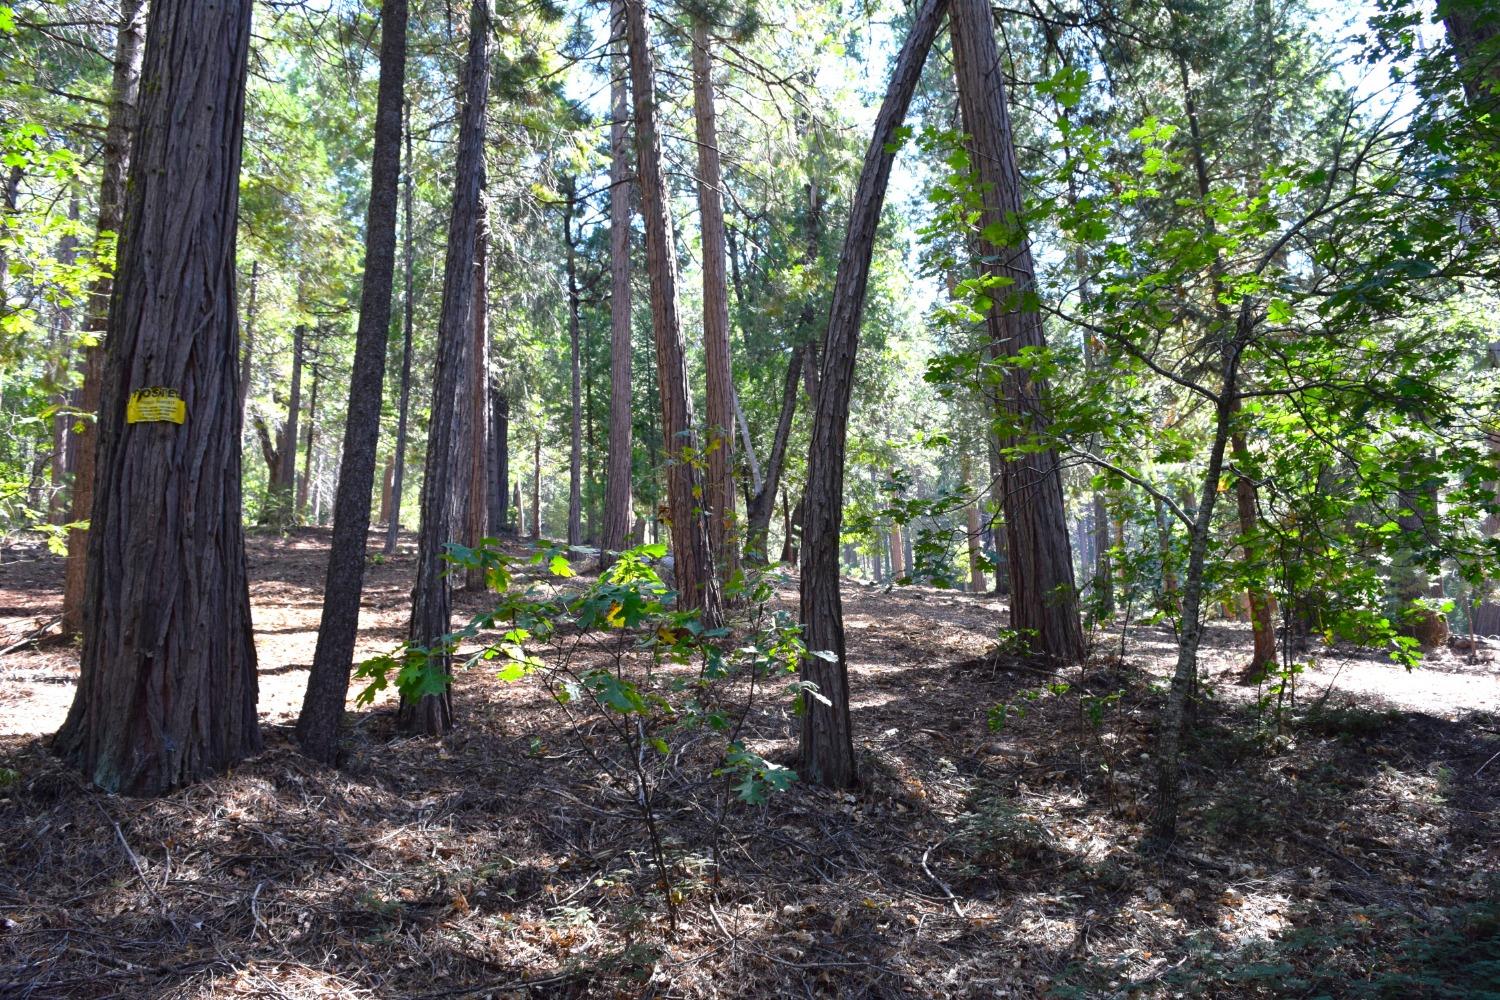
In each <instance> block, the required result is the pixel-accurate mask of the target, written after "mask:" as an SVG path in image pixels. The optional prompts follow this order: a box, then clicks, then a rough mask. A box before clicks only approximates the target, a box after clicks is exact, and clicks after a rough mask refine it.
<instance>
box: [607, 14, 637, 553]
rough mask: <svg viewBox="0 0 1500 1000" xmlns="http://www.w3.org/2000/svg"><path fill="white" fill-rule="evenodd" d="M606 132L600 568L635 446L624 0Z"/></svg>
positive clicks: (623, 525)
mask: <svg viewBox="0 0 1500 1000" xmlns="http://www.w3.org/2000/svg"><path fill="white" fill-rule="evenodd" d="M609 11H610V28H611V40H610V47H611V52H610V75H611V84H610V118H611V121H610V128H609V149H610V162H609V275H610V296H609V330H610V333H609V465H608V467H607V468H606V470H605V474H604V475H605V487H604V537H603V539H602V542H601V546H600V547H601V550H602V551H601V554H600V557H599V565H600V567H601V568H605V567H608V566H609V564H610V562H611V561H612V553H615V552H619V551H620V550H621V549H623V548H625V545H626V539H627V537H628V536H629V534H630V512H631V499H630V493H631V490H630V476H631V457H632V449H633V442H632V440H631V437H632V435H631V431H632V428H631V422H630V401H631V397H630V392H631V389H630V363H631V355H632V351H631V336H630V332H631V326H630V197H631V183H630V136H629V133H628V131H627V129H626V119H627V118H628V117H629V115H630V106H629V100H630V92H629V80H628V79H627V70H626V66H625V5H624V0H613V2H612V3H611V4H610V8H609Z"/></svg>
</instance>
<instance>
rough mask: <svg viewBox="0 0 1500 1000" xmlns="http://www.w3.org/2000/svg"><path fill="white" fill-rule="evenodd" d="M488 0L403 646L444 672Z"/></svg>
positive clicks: (473, 68) (472, 49)
mask: <svg viewBox="0 0 1500 1000" xmlns="http://www.w3.org/2000/svg"><path fill="white" fill-rule="evenodd" d="M489 34H490V10H489V0H474V4H473V7H472V10H471V12H470V15H469V46H468V56H467V59H466V61H465V71H464V95H465V96H464V105H463V110H462V112H461V113H460V116H459V126H458V156H457V161H456V163H455V164H454V170H453V208H452V213H451V214H450V216H449V220H448V251H447V257H446V260H445V262H444V267H443V299H442V303H443V305H442V311H441V314H440V316H439V319H438V344H437V361H436V365H435V370H434V374H433V391H432V415H431V419H430V421H429V423H428V429H427V435H428V437H427V462H426V467H425V468H424V469H423V472H422V520H421V526H420V527H419V529H418V533H417V580H416V585H415V586H414V587H413V588H412V613H411V629H410V632H409V638H410V641H411V642H412V643H413V644H414V645H417V646H422V647H425V648H428V649H435V650H438V652H437V653H436V654H435V666H437V667H438V668H439V669H441V670H443V671H445V672H446V671H448V670H449V669H450V665H451V656H450V651H448V650H445V649H442V648H441V647H442V646H443V637H444V636H446V635H447V634H448V631H449V628H450V625H451V615H450V605H449V595H448V581H447V579H446V577H445V571H446V569H447V565H446V563H445V562H444V560H443V555H444V548H445V546H446V545H447V542H448V540H449V529H450V524H449V506H450V501H451V488H450V484H451V483H452V481H453V473H454V468H453V464H452V463H453V453H452V442H453V423H454V410H455V409H456V407H457V402H458V394H457V388H458V384H459V381H460V376H461V374H462V373H461V372H460V370H459V368H460V365H461V364H462V361H463V357H464V354H465V353H466V352H465V350H464V344H465V342H466V341H467V340H468V339H469V337H470V335H471V333H472V331H471V329H470V327H469V324H468V320H469V310H470V308H471V307H472V303H473V299H474V258H475V254H476V253H477V251H478V246H479V215H480V211H481V197H482V194H481V189H482V187H483V183H484V123H485V104H486V100H487V97H488V95H489V85H490V60H489ZM401 723H402V725H403V727H404V728H406V729H408V730H412V731H416V732H421V733H426V734H428V735H440V734H442V733H444V732H447V731H448V729H449V728H450V727H451V726H452V724H453V701H452V692H451V690H445V691H444V692H443V693H441V694H435V695H428V696H426V697H424V698H423V699H422V700H421V701H420V702H418V703H416V704H412V703H411V702H409V701H405V702H403V703H402V706H401Z"/></svg>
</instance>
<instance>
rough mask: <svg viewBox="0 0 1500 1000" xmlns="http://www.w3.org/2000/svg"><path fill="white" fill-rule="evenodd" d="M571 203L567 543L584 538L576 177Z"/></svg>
mask: <svg viewBox="0 0 1500 1000" xmlns="http://www.w3.org/2000/svg"><path fill="white" fill-rule="evenodd" d="M563 185H564V188H565V189H566V192H567V196H568V204H567V206H566V207H565V209H564V210H563V253H564V254H565V255H566V261H567V272H568V273H567V278H568V352H569V353H568V357H569V381H568V401H569V403H570V404H571V410H570V414H569V416H570V418H571V419H570V423H569V448H568V544H569V545H578V544H581V543H582V541H583V358H582V349H583V345H582V342H581V328H580V326H579V322H578V251H577V249H576V248H575V247H574V246H573V212H574V211H575V210H576V208H577V205H576V202H575V197H576V196H575V193H574V186H573V178H572V177H569V178H567V179H566V180H565V181H564V182H563Z"/></svg>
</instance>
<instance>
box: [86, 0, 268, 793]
mask: <svg viewBox="0 0 1500 1000" xmlns="http://www.w3.org/2000/svg"><path fill="white" fill-rule="evenodd" d="M250 14H251V3H250V0H219V2H217V3H182V2H177V3H171V2H161V3H158V4H156V5H155V6H154V7H153V9H152V12H151V21H150V30H149V41H148V42H147V45H146V55H145V61H144V66H143V70H142V76H141V79H142V85H141V94H142V101H141V119H140V120H141V128H140V132H139V140H138V143H137V148H136V150H135V154H134V156H133V160H132V163H131V169H130V180H129V184H128V186H127V188H126V191H127V197H128V199H129V200H128V206H127V209H126V213H125V227H124V230H123V233H122V237H121V241H120V255H119V260H120V267H119V273H118V277H117V279H116V283H115V289H114V297H113V300H112V302H111V307H110V329H109V334H108V338H107V340H106V342H105V343H106V345H107V346H106V348H105V355H106V361H105V373H104V381H103V384H102V386H101V393H100V410H99V451H98V465H97V476H98V479H97V483H96V488H97V489H96V495H95V503H94V510H93V518H92V520H93V527H92V529H91V530H90V532H89V553H88V567H89V568H88V578H87V584H86V587H85V599H84V605H83V607H84V621H83V634H84V641H83V650H82V655H81V665H80V666H81V669H80V674H79V684H78V693H77V696H76V697H75V699H74V701H73V706H72V708H71V710H70V711H69V713H68V719H67V722H66V723H65V724H64V725H63V728H62V731H61V732H60V733H58V737H57V743H56V747H57V749H58V751H59V752H60V753H61V754H62V755H63V756H65V757H66V758H67V759H69V760H70V761H71V762H72V763H74V764H76V765H77V766H78V767H80V768H81V769H82V771H83V773H84V774H85V775H87V776H88V778H89V779H90V780H91V781H93V783H94V784H96V785H97V786H99V787H100V788H103V789H106V790H108V791H112V792H120V793H126V794H133V795H154V794H158V793H160V792H164V791H166V790H168V789H170V788H173V787H175V786H178V785H181V784H183V783H184V782H187V781H192V780H194V779H197V778H202V777H207V776H209V775H212V774H216V773H219V772H221V771H223V770H224V769H225V768H227V767H229V766H230V765H231V764H233V763H234V762H236V761H238V760H240V759H242V758H244V757H246V756H249V755H250V754H253V753H255V752H256V751H257V750H259V749H260V746H261V742H260V730H259V727H258V724H257V720H256V715H255V698H256V677H255V643H254V639H253V637H252V634H251V626H250V592H249V589H248V586H247V584H246V578H245V543H244V534H243V529H242V528H241V524H240V407H239V379H238V370H237V369H238V362H239V326H238V319H237V316H236V303H235V272H234V242H235V223H236V213H237V210H238V204H239V170H240V148H241V141H242V136H243V126H244V102H245V70H246V65H247V61H248V57H249V51H250ZM155 387H161V388H162V389H164V390H166V391H168V392H171V393H175V394H176V395H177V396H179V397H180V398H181V401H182V404H183V408H184V409H185V411H186V414H185V419H184V421H183V422H182V423H180V424H179V423H176V422H173V421H171V420H159V419H147V420H144V421H141V420H137V421H136V422H134V423H132V422H129V421H128V419H127V405H128V403H129V402H130V399H131V396H132V394H133V393H135V392H137V391H139V390H146V389H151V388H155ZM147 416H150V414H147Z"/></svg>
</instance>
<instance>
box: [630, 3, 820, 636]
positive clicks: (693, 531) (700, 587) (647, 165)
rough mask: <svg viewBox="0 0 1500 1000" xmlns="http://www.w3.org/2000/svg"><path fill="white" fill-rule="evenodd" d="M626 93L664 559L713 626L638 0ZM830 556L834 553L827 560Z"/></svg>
mask: <svg viewBox="0 0 1500 1000" xmlns="http://www.w3.org/2000/svg"><path fill="white" fill-rule="evenodd" d="M624 2H625V23H626V45H627V48H628V50H629V61H630V75H631V93H632V95H633V97H634V99H635V150H636V165H637V176H638V177H639V180H640V185H641V217H642V219H643V220H644V221H645V224H646V270H647V273H648V275H649V277H650V280H651V326H652V330H653V333H654V335H655V340H656V365H657V392H658V395H659V397H660V401H661V415H662V440H663V442H665V450H666V452H667V455H668V461H667V497H668V508H669V510H670V512H671V520H672V554H673V557H674V562H675V567H674V574H675V576H676V583H677V601H678V605H679V606H680V607H682V608H685V609H696V610H698V611H699V612H701V614H702V617H703V621H704V624H705V625H707V626H708V627H710V628H712V627H716V626H717V625H718V624H719V622H720V621H721V619H722V616H723V607H722V605H723V599H722V595H721V592H720V588H719V582H718V579H717V578H716V575H715V573H714V568H713V555H712V552H711V550H710V548H709V541H708V536H709V525H708V518H707V516H706V513H705V511H704V510H703V508H702V506H701V504H700V500H699V497H700V487H699V483H698V476H697V473H696V471H695V470H694V468H693V456H695V455H697V454H698V453H699V449H698V444H697V439H696V435H695V433H694V430H693V403H692V397H691V396H690V395H689V394H688V390H687V386H688V378H687V363H686V360H685V358H684V356H683V353H684V352H683V346H682V326H681V323H680V321H679V316H678V303H677V250H676V248H675V247H674V246H673V244H672V217H671V207H670V205H669V203H668V194H667V185H666V178H665V177H664V176H663V174H662V166H661V137H660V135H659V134H658V126H657V115H656V89H655V75H656V71H655V68H654V63H655V56H654V54H653V53H652V50H651V39H650V34H649V31H648V29H647V25H646V18H647V14H646V3H645V0H624ZM835 555H836V553H835Z"/></svg>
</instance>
